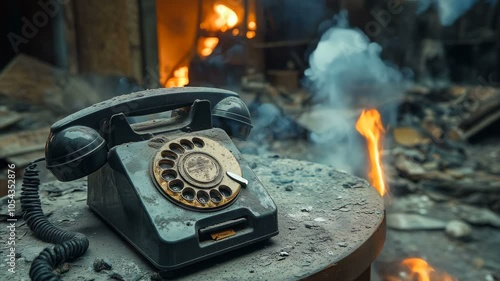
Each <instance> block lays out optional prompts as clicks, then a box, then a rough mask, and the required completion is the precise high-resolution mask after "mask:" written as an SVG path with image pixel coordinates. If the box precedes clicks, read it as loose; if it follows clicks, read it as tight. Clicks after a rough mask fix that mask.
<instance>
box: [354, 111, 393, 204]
mask: <svg viewBox="0 0 500 281" xmlns="http://www.w3.org/2000/svg"><path fill="white" fill-rule="evenodd" d="M356 130H358V132H359V133H360V134H361V135H363V136H364V137H365V138H366V142H367V145H368V153H369V155H370V166H371V170H370V173H369V177H370V179H371V181H372V182H371V183H372V185H373V186H374V187H375V189H376V190H377V191H378V193H379V194H380V196H384V195H385V194H386V192H387V189H386V187H385V183H384V174H383V171H382V164H381V161H380V152H381V151H382V144H381V142H380V139H381V138H380V137H381V135H382V134H383V133H384V128H383V126H382V119H381V118H380V113H379V112H378V111H377V110H375V109H370V110H363V112H361V116H359V119H358V122H357V123H356Z"/></svg>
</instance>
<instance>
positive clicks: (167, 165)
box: [158, 159, 175, 170]
mask: <svg viewBox="0 0 500 281" xmlns="http://www.w3.org/2000/svg"><path fill="white" fill-rule="evenodd" d="M158 165H159V166H160V168H162V169H163V170H167V169H172V168H173V167H174V165H175V163H174V161H172V160H165V159H163V160H160V162H158Z"/></svg>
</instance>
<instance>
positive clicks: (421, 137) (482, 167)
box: [385, 86, 500, 212]
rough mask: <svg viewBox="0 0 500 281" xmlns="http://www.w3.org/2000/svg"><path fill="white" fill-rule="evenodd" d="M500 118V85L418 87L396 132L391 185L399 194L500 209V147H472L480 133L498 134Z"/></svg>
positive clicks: (401, 114)
mask: <svg viewBox="0 0 500 281" xmlns="http://www.w3.org/2000/svg"><path fill="white" fill-rule="evenodd" d="M499 119H500V89H496V88H493V87H486V86H476V87H459V86H454V87H450V88H447V89H445V90H439V91H438V90H433V91H431V90H428V89H425V88H414V89H412V90H411V91H409V92H408V93H407V95H406V98H405V100H404V101H403V102H402V104H401V106H400V112H399V120H398V126H397V127H396V128H393V129H392V130H390V132H391V135H390V137H392V140H393V144H392V147H391V148H390V149H389V150H388V151H386V155H385V156H386V158H388V159H386V161H385V162H386V163H387V164H388V165H387V169H388V171H387V180H388V182H389V186H391V189H392V190H393V191H394V192H395V193H405V192H416V191H419V192H422V193H425V194H426V195H428V196H429V197H430V198H432V199H435V200H438V201H445V200H446V201H449V200H452V199H453V200H455V199H458V200H459V201H461V202H463V203H467V204H474V205H479V206H488V207H489V208H491V209H492V210H494V211H496V212H500V193H499V192H498V190H499V189H500V161H499V160H500V148H498V147H497V146H495V145H494V143H491V145H488V144H487V143H486V144H485V143H484V142H482V143H481V145H471V141H472V142H473V141H474V138H475V137H476V138H478V137H477V136H478V135H479V134H483V135H484V134H485V133H486V134H490V135H491V134H494V133H495V128H494V126H495V124H498V123H495V122H497V121H498V120H499Z"/></svg>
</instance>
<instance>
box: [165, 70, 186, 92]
mask: <svg viewBox="0 0 500 281" xmlns="http://www.w3.org/2000/svg"><path fill="white" fill-rule="evenodd" d="M187 84H189V68H188V67H187V66H182V67H179V68H178V69H176V70H175V71H174V75H173V76H172V77H171V78H170V79H168V80H167V83H166V84H165V87H167V88H171V87H184V86H186V85H187Z"/></svg>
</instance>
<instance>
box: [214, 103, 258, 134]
mask: <svg viewBox="0 0 500 281" xmlns="http://www.w3.org/2000/svg"><path fill="white" fill-rule="evenodd" d="M212 122H213V126H214V127H217V128H221V129H223V130H224V131H226V133H227V134H228V135H229V136H231V137H236V138H240V139H242V140H245V139H246V138H247V137H248V135H249V134H250V131H251V130H252V127H253V126H252V119H251V117H250V111H248V108H247V106H246V105H245V103H244V102H243V101H242V100H241V99H240V98H238V97H227V98H224V99H223V100H221V101H220V102H219V103H217V104H216V105H215V106H214V107H213V109H212Z"/></svg>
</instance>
